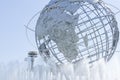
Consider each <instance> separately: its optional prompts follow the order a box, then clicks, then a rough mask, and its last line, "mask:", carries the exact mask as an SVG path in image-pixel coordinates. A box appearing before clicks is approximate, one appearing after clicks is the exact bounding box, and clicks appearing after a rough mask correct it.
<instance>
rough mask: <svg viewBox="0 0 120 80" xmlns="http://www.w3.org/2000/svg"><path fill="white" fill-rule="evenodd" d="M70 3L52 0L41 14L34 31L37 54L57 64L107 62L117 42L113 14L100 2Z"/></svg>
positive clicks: (62, 0) (117, 37)
mask: <svg viewBox="0 0 120 80" xmlns="http://www.w3.org/2000/svg"><path fill="white" fill-rule="evenodd" d="M71 1H72V0H71ZM71 1H69V0H56V1H54V0H53V1H52V2H50V3H49V4H48V5H47V6H46V7H45V8H44V9H43V10H42V12H41V13H40V17H39V19H38V21H37V25H36V30H35V31H36V33H35V34H36V43H37V46H38V50H39V52H40V55H41V56H43V57H44V60H45V61H48V60H49V59H52V61H53V62H55V63H56V64H62V63H67V62H72V63H75V62H77V61H80V60H82V59H87V60H88V62H89V63H93V62H95V61H98V60H99V59H101V58H104V59H105V61H109V60H110V59H111V57H112V55H113V54H114V52H115V49H116V46H117V43H118V39H119V31H118V27H117V22H116V19H115V16H114V13H113V12H112V11H111V10H110V9H109V8H108V7H106V6H105V5H104V3H103V2H102V1H99V2H96V3H94V4H93V3H89V2H87V1H77V0H76V1H73V2H71ZM66 3H67V4H66ZM64 14H65V15H64ZM67 17H68V18H67ZM72 19H73V20H72ZM70 20H72V21H73V22H72V21H70ZM42 31H43V32H42ZM72 31H73V32H72ZM53 34H54V35H53Z"/></svg>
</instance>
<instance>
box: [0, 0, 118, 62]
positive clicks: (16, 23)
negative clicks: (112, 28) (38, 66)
mask: <svg viewBox="0 0 120 80" xmlns="http://www.w3.org/2000/svg"><path fill="white" fill-rule="evenodd" d="M48 1H49V0H0V62H9V61H14V60H20V61H21V60H24V58H25V57H26V56H27V52H28V51H30V50H37V49H36V48H35V47H33V46H32V45H31V44H30V43H29V41H28V40H27V37H26V33H25V27H24V25H26V24H27V22H28V21H29V19H30V18H31V17H32V16H33V15H34V14H35V13H36V12H38V11H39V10H40V9H42V8H43V7H44V6H45V5H46V4H47V3H48ZM104 1H105V2H108V3H110V4H113V5H115V6H116V7H118V8H120V5H119V4H120V0H114V1H113V0H104ZM119 16H120V14H119V15H117V18H118V20H119V21H118V22H120V18H119ZM119 26H120V25H119ZM33 34H34V33H33ZM31 41H32V42H34V38H31Z"/></svg>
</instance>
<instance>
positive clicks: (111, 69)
mask: <svg viewBox="0 0 120 80" xmlns="http://www.w3.org/2000/svg"><path fill="white" fill-rule="evenodd" d="M118 59H119V58H117V56H114V58H113V59H112V60H111V61H110V62H109V63H105V62H104V60H100V61H98V62H95V63H94V64H92V65H89V64H87V61H86V60H83V61H81V62H79V63H77V64H74V65H73V64H65V65H61V66H59V67H58V66H55V65H48V64H46V63H44V62H41V63H37V62H36V63H35V65H34V69H33V70H30V69H29V66H28V62H23V63H19V62H17V61H16V62H13V63H9V64H8V65H3V64H0V80H120V76H119V74H120V68H119V66H120V61H119V60H118ZM40 61H42V60H41V59H40Z"/></svg>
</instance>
